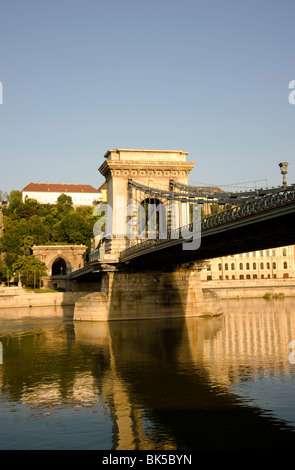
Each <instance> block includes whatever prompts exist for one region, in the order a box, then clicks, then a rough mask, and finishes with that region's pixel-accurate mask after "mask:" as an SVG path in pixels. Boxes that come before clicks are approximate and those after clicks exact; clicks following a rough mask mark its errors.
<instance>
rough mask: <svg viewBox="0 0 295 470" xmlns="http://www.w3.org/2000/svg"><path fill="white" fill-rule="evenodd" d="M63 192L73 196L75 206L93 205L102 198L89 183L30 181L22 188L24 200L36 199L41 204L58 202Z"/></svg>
mask: <svg viewBox="0 0 295 470" xmlns="http://www.w3.org/2000/svg"><path fill="white" fill-rule="evenodd" d="M61 194H66V195H67V196H71V198H72V201H73V206H75V207H78V206H92V205H95V204H97V203H98V202H100V201H101V200H102V193H101V191H100V190H99V189H95V188H94V187H93V186H91V185H89V184H77V183H74V184H70V183H61V184H51V183H49V182H47V183H41V182H38V183H30V184H28V185H27V186H26V187H25V188H24V189H23V190H22V201H23V202H24V201H25V200H26V198H29V199H35V200H36V201H38V202H39V203H41V204H56V202H57V198H58V197H59V196H60V195H61Z"/></svg>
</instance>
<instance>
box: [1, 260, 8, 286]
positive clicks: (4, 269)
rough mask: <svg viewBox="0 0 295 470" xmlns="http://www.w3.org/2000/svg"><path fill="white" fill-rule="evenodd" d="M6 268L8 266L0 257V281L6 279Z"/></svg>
mask: <svg viewBox="0 0 295 470" xmlns="http://www.w3.org/2000/svg"><path fill="white" fill-rule="evenodd" d="M7 270H8V267H7V265H6V263H5V261H3V260H1V259H0V282H6V281H7Z"/></svg>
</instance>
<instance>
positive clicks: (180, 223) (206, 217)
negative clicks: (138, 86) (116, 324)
mask: <svg viewBox="0 0 295 470" xmlns="http://www.w3.org/2000/svg"><path fill="white" fill-rule="evenodd" d="M186 156H187V152H182V151H153V150H128V149H117V150H109V151H108V152H107V153H106V155H105V161H104V163H103V165H101V167H100V168H99V171H100V172H101V174H102V175H103V176H105V179H106V181H107V185H108V189H107V194H108V200H107V204H104V205H101V207H100V208H98V213H97V214H98V215H100V218H99V221H100V223H99V227H100V228H101V231H100V232H99V231H96V233H95V235H96V236H95V244H96V246H95V247H94V249H93V251H92V252H91V253H90V255H89V260H88V262H87V264H86V265H85V266H84V267H83V268H82V269H80V270H78V271H76V272H74V273H72V274H71V276H70V278H71V280H72V281H73V282H75V283H77V284H79V283H81V282H83V283H87V284H88V285H89V286H90V287H89V288H90V290H92V292H91V293H90V294H87V295H86V296H85V298H83V299H82V300H81V301H80V303H78V305H76V309H75V318H76V319H91V320H99V319H126V318H138V317H139V318H141V317H142V318H150V317H153V316H154V317H163V316H164V317H165V316H195V315H201V316H203V315H205V316H208V315H218V314H220V313H221V311H220V302H219V301H218V299H217V298H216V296H214V295H213V293H212V294H211V295H210V294H209V293H208V292H207V293H206V295H205V294H204V293H203V292H202V288H201V281H200V271H201V269H203V268H204V266H205V265H206V260H208V259H210V258H214V257H220V256H226V255H232V254H236V253H243V252H248V251H255V250H262V249H266V248H272V247H278V246H284V245H290V244H293V243H294V240H295V224H294V214H295V185H289V186H288V185H287V184H286V182H285V180H284V184H283V185H282V186H280V187H277V188H261V189H255V190H246V191H239V192H231V191H230V192H227V191H222V190H221V189H220V188H218V187H196V186H191V185H189V184H188V176H189V172H190V171H191V169H192V168H193V167H194V165H195V163H192V162H187V161H186ZM102 215H103V217H102ZM102 222H103V223H102ZM85 312H86V313H85Z"/></svg>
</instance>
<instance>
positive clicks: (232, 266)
mask: <svg viewBox="0 0 295 470" xmlns="http://www.w3.org/2000/svg"><path fill="white" fill-rule="evenodd" d="M231 270H232V271H234V270H235V263H232V264H231Z"/></svg>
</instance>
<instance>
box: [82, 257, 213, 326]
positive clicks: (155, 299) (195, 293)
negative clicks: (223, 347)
mask: <svg viewBox="0 0 295 470" xmlns="http://www.w3.org/2000/svg"><path fill="white" fill-rule="evenodd" d="M104 269H105V271H102V272H101V273H100V274H98V273H97V275H99V276H100V277H101V291H100V292H89V293H88V294H86V295H85V296H84V297H82V298H81V299H80V300H79V301H77V302H76V305H75V311H74V320H89V321H106V320H131V319H153V318H173V317H195V316H200V317H207V316H216V315H220V314H221V313H222V310H221V301H220V299H219V297H218V296H217V295H216V294H215V293H214V292H203V291H202V286H201V269H202V264H201V263H196V264H190V265H189V266H181V267H179V268H174V269H173V270H167V271H163V270H161V271H160V270H159V271H157V270H147V271H140V272H138V271H137V272H135V271H134V272H132V271H128V270H124V271H122V270H117V269H112V267H111V266H109V267H108V266H104Z"/></svg>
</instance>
